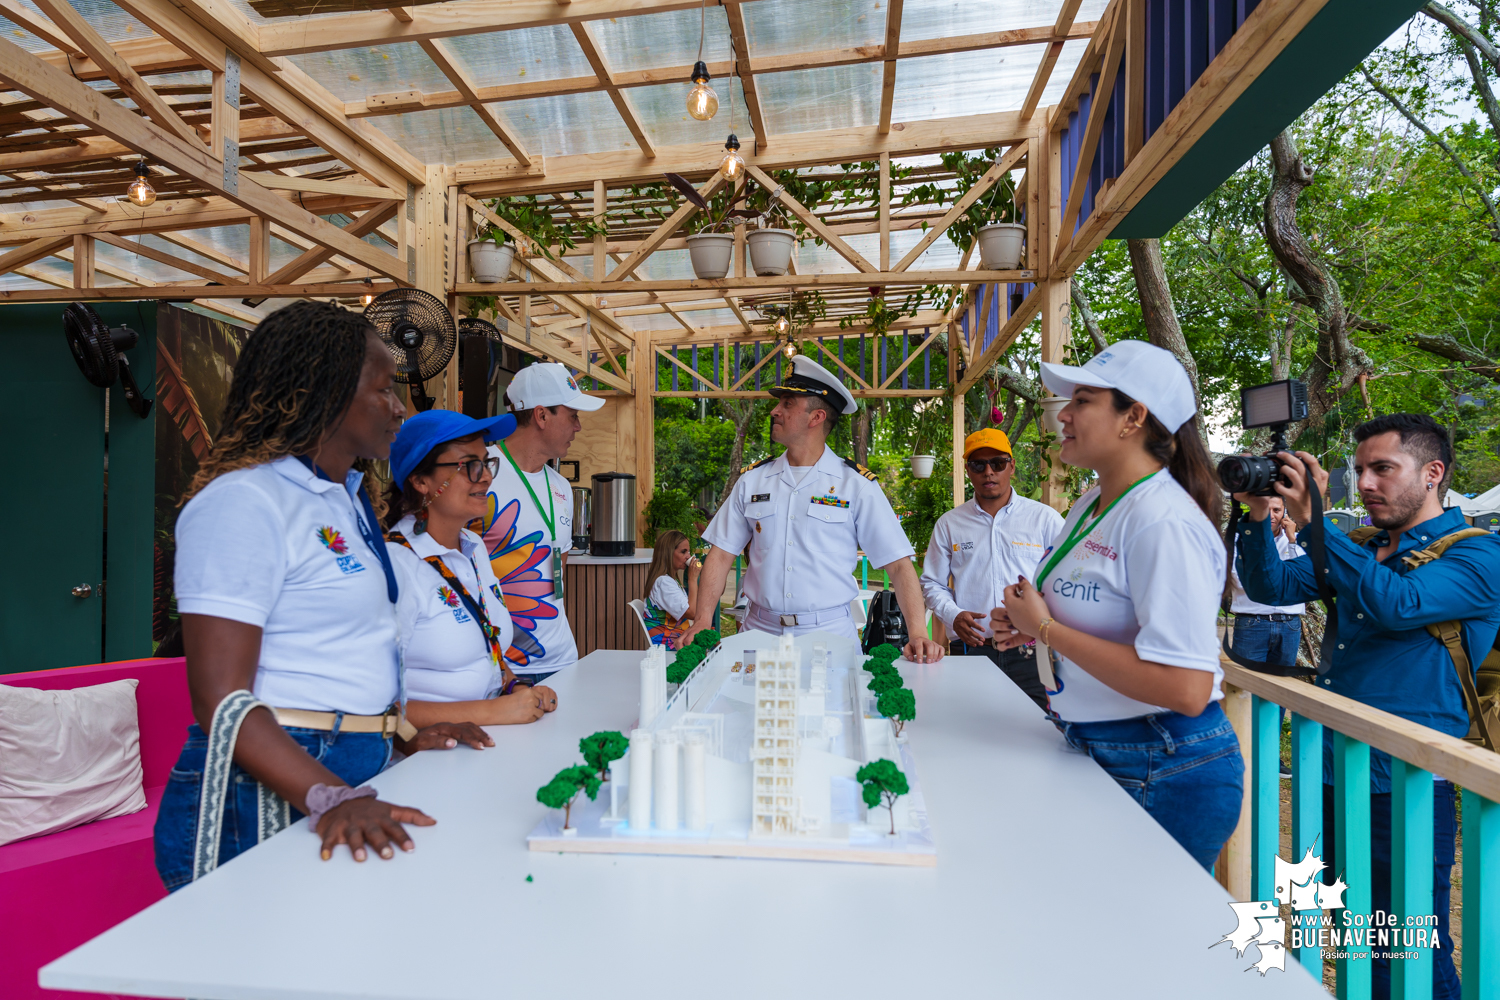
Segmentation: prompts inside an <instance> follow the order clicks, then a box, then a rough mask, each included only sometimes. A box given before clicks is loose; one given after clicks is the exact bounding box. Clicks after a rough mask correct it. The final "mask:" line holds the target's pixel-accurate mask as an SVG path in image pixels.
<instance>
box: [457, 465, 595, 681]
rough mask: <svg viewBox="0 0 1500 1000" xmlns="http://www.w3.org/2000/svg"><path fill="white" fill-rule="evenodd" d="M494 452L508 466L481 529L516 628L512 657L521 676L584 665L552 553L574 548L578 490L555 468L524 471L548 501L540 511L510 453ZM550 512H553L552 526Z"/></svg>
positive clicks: (501, 473)
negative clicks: (556, 587) (555, 583)
mask: <svg viewBox="0 0 1500 1000" xmlns="http://www.w3.org/2000/svg"><path fill="white" fill-rule="evenodd" d="M489 454H490V455H491V456H493V457H494V458H498V459H499V460H500V468H499V471H497V472H496V473H495V481H494V482H493V483H491V484H490V495H489V511H488V512H487V513H486V514H485V516H484V518H483V521H482V528H483V530H482V531H481V532H480V534H481V535H483V536H484V545H485V549H486V550H487V551H488V552H489V555H490V567H491V569H493V570H494V573H495V577H496V579H498V580H499V581H500V591H501V593H503V594H504V595H505V604H506V607H508V608H509V609H510V617H511V621H512V623H513V624H514V626H515V630H514V632H513V633H512V635H511V641H510V648H509V649H507V650H506V651H505V658H506V660H507V661H508V665H509V666H510V669H511V670H512V671H514V672H515V673H518V674H545V673H552V672H554V671H557V670H561V669H562V668H563V667H568V666H572V665H573V664H574V663H577V662H578V644H577V642H575V641H574V639H573V629H572V626H570V625H569V624H568V613H567V609H566V608H565V607H564V605H563V601H562V599H561V598H559V597H558V596H557V595H556V594H554V593H553V592H552V552H553V550H554V549H558V550H561V551H562V552H567V551H569V550H570V549H572V548H573V488H572V486H571V484H569V482H568V481H567V480H566V479H564V478H563V476H562V473H560V472H558V471H557V470H556V469H553V468H552V467H551V466H547V465H544V466H542V468H541V471H540V472H522V475H524V476H525V477H526V481H527V482H528V483H530V485H531V490H532V492H534V493H535V494H536V500H537V502H538V503H540V504H541V507H542V512H543V513H538V512H537V503H533V502H532V498H531V493H529V492H527V489H526V486H525V484H523V483H522V481H521V478H520V477H519V476H517V475H516V470H515V468H514V467H513V466H512V465H511V463H510V460H509V459H508V458H506V457H505V453H504V452H502V451H501V450H500V449H499V448H498V447H497V446H495V445H491V446H490V449H489ZM549 495H550V496H551V500H550V502H549V500H548V496H549ZM548 516H550V517H553V523H552V527H551V528H550V529H549V528H548V527H547V520H546V518H547V517H548Z"/></svg>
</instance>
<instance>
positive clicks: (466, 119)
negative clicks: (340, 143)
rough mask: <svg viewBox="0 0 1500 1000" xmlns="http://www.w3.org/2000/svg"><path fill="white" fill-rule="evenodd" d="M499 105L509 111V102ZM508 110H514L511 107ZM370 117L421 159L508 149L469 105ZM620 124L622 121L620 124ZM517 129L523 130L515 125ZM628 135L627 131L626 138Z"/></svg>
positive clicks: (487, 155) (455, 158)
mask: <svg viewBox="0 0 1500 1000" xmlns="http://www.w3.org/2000/svg"><path fill="white" fill-rule="evenodd" d="M501 107H502V108H504V109H505V110H507V111H510V110H511V108H512V107H513V106H510V107H507V106H504V105H502V106H501ZM610 110H611V111H613V110H614V109H613V108H611V109H610ZM511 113H512V114H514V112H513V111H511ZM370 121H372V122H374V123H375V124H376V126H378V127H379V128H380V130H381V131H382V132H384V133H385V134H386V135H388V136H390V137H391V138H392V139H395V140H396V141H397V142H398V143H400V144H401V147H402V148H403V149H405V150H406V151H407V152H408V153H411V154H412V155H413V156H415V157H416V158H417V159H419V160H421V161H423V162H424V163H459V162H461V161H464V160H493V159H497V158H503V157H507V156H509V155H510V151H509V150H507V149H506V148H505V146H504V145H503V144H502V143H501V142H500V140H499V139H498V138H496V136H495V133H494V132H491V131H490V129H489V126H488V125H486V124H485V123H484V122H482V121H481V120H480V119H479V116H478V115H477V114H475V113H474V109H473V108H470V107H461V108H430V109H428V110H426V111H408V112H406V113H405V114H400V115H381V116H379V117H376V118H371V119H370ZM512 123H513V124H516V123H514V122H512ZM623 127H624V126H623V125H622V126H621V128H623ZM518 131H523V130H521V129H519V128H518ZM628 135H629V134H628V133H627V138H628ZM522 141H523V142H526V141H527V140H524V139H523V140H522ZM527 145H528V148H530V149H536V148H538V147H537V146H535V145H533V144H531V143H529V142H528V143H527ZM569 152H580V150H569Z"/></svg>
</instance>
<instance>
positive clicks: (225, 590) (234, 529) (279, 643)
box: [156, 302, 492, 891]
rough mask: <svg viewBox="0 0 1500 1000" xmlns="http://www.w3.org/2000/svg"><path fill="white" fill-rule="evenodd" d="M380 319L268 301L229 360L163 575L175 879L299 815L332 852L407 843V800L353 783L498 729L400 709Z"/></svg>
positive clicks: (388, 852) (167, 846)
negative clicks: (183, 686) (379, 795)
mask: <svg viewBox="0 0 1500 1000" xmlns="http://www.w3.org/2000/svg"><path fill="white" fill-rule="evenodd" d="M395 374H396V366H395V362H394V361H393V360H392V357H391V354H390V352H389V351H388V350H387V349H386V347H385V345H384V344H382V343H381V341H380V338H379V337H378V336H377V335H376V333H375V330H374V329H373V328H372V327H371V326H370V325H369V323H368V322H366V321H365V319H364V318H363V317H362V316H360V315H359V314H357V313H353V312H349V311H348V310H345V309H342V308H340V307H339V306H336V305H333V304H331V303H322V302H298V303H295V304H293V305H290V306H287V307H286V308H284V309H281V310H278V311H277V312H275V313H273V314H271V315H270V316H268V317H266V319H265V320H264V321H262V322H261V324H260V326H258V327H257V328H256V330H255V333H254V334H253V335H251V337H250V341H249V343H248V345H247V346H246V348H245V350H244V351H243V352H242V353H241V355H240V359H239V362H238V364H237V365H236V368H235V373H234V380H233V382H232V384H231V385H230V388H229V397H228V400H227V402H226V403H225V406H224V419H223V426H222V429H221V431H220V434H219V439H218V440H217V441H216V442H215V444H214V447H213V450H212V452H211V453H210V454H209V456H208V458H207V459H206V460H205V461H204V463H203V465H202V467H201V468H200V469H199V471H198V474H197V476H196V477H195V478H194V480H193V483H192V486H191V488H190V490H189V493H188V496H189V499H188V502H187V505H186V506H185V507H184V508H183V511H182V515H181V516H180V517H179V519H178V521H177V532H176V533H177V561H176V568H175V586H176V591H177V606H178V609H179V610H180V611H181V613H182V633H183V642H184V645H185V647H186V654H187V673H188V686H189V688H190V691H191V695H192V703H193V715H194V717H195V718H196V720H197V721H196V723H195V724H194V725H192V726H189V727H188V738H187V742H186V744H185V745H184V746H183V749H182V754H181V756H180V757H179V759H178V761H177V766H176V767H175V768H174V769H173V770H172V774H171V778H170V779H169V781H168V784H167V788H166V791H165V793H164V796H163V798H162V803H161V809H160V812H159V814H158V816H157V821H156V866H157V871H158V873H159V874H160V875H161V878H162V881H163V882H164V883H165V884H166V887H167V889H168V890H169V891H174V890H176V889H178V888H181V887H182V886H183V885H186V884H187V883H188V882H190V881H192V880H194V879H196V878H199V877H201V876H202V875H204V874H206V873H207V872H208V871H211V870H212V869H213V868H214V867H216V866H217V865H218V864H220V863H222V862H225V861H228V860H229V859H230V858H233V857H235V856H236V855H237V854H239V853H241V852H242V851H245V850H248V849H249V848H251V847H253V846H255V844H256V843H258V842H259V841H261V840H263V839H265V838H266V837H269V836H271V835H272V834H274V833H276V832H277V831H279V830H280V829H282V828H283V827H285V826H287V825H288V823H290V822H291V821H293V820H295V819H297V818H300V817H301V816H302V815H303V814H307V815H308V816H309V822H308V826H309V828H310V829H311V830H312V831H313V833H315V834H316V835H317V836H318V837H319V838H320V839H321V841H322V853H323V857H324V858H325V859H327V858H329V857H331V856H332V854H333V850H334V848H335V847H336V846H337V845H338V844H341V843H342V844H348V845H349V849H350V851H351V853H352V854H353V855H354V858H355V860H356V861H363V860H364V859H365V856H366V847H367V846H368V847H369V848H372V849H374V850H375V851H376V852H377V853H378V854H380V856H381V857H383V858H390V857H392V856H393V855H394V850H393V849H392V845H393V844H396V845H399V846H400V847H401V848H402V849H403V850H411V848H412V843H411V838H410V837H409V836H408V835H407V833H406V831H405V829H404V828H403V826H402V824H403V823H412V824H415V825H418V826H430V825H432V824H433V822H434V820H432V819H430V818H429V817H427V816H425V815H423V814H422V813H421V812H420V811H418V810H416V809H411V808H407V807H404V806H396V805H392V804H390V803H387V802H381V801H379V800H377V799H376V798H375V791H374V789H372V788H370V787H369V786H367V785H363V782H365V781H367V780H369V779H370V778H372V777H374V776H375V775H376V774H378V773H379V772H380V771H381V769H382V768H384V767H385V765H386V763H387V761H388V760H389V759H390V755H391V739H392V736H393V735H394V734H395V733H396V732H397V730H398V728H399V729H402V730H403V735H404V736H406V737H407V738H409V742H408V743H406V744H404V745H403V749H405V750H407V751H408V752H411V751H415V750H420V749H424V748H427V747H440V746H441V747H452V746H456V745H457V744H458V742H460V741H461V742H464V743H467V744H469V745H471V746H474V747H480V746H483V745H492V744H491V741H490V740H489V738H488V737H487V736H486V735H485V734H484V732H483V730H480V729H479V728H478V727H475V726H467V725H450V724H444V725H439V726H432V727H428V728H427V729H424V730H421V731H415V730H411V729H410V728H409V727H406V726H405V724H404V722H403V720H402V719H401V717H400V712H399V705H400V702H401V691H400V687H401V683H400V670H399V663H398V657H397V652H396V619H395V611H394V608H395V603H396V599H397V585H396V576H395V573H394V572H393V570H392V567H391V561H390V557H389V555H388V554H387V552H386V549H385V542H384V539H383V538H382V537H381V535H380V526H379V520H378V514H377V510H376V506H375V504H376V502H377V500H376V498H375V496H373V495H372V493H371V491H369V490H367V489H366V488H365V485H364V475H365V473H366V471H367V470H368V469H369V466H370V463H371V462H373V461H376V460H379V459H383V458H385V457H386V456H387V455H389V453H390V449H391V442H392V441H393V440H394V439H395V436H396V431H397V429H398V428H399V427H400V426H401V420H402V418H403V417H404V416H405V413H406V410H405V408H404V407H403V406H402V404H401V401H400V399H399V398H398V397H397V396H396V392H395Z"/></svg>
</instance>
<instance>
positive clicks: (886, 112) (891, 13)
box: [880, 0, 903, 135]
mask: <svg viewBox="0 0 1500 1000" xmlns="http://www.w3.org/2000/svg"><path fill="white" fill-rule="evenodd" d="M902 3H903V0H886V5H885V48H884V50H883V51H884V52H885V67H884V71H883V75H882V77H881V81H880V134H881V135H886V134H887V133H889V132H890V130H891V108H892V107H894V106H895V103H896V57H897V54H898V53H899V52H900V50H901V7H902Z"/></svg>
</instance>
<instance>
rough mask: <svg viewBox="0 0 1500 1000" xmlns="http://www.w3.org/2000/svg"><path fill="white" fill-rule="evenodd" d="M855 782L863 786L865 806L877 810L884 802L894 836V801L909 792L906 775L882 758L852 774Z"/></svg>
mask: <svg viewBox="0 0 1500 1000" xmlns="http://www.w3.org/2000/svg"><path fill="white" fill-rule="evenodd" d="M854 777H855V780H857V781H858V782H859V783H860V784H861V785H863V786H864V788H863V790H862V794H863V796H864V800H865V805H866V806H868V807H869V808H871V809H875V808H877V807H878V806H879V805H880V803H881V801H882V800H884V802H885V808H886V811H887V812H889V813H890V814H891V836H893V837H894V836H895V835H896V810H895V805H896V800H897V799H899V798H900V797H901V796H903V795H905V794H906V793H907V792H909V791H911V788H910V786H908V785H907V783H906V775H904V774H902V773H901V769H900V768H899V767H897V766H896V765H895V764H893V763H892V762H891V761H888V760H886V759H884V758H881V759H880V760H876V761H871V762H870V763H868V764H866V765H865V766H864V767H862V768H860V769H859V770H858V771H856V772H854Z"/></svg>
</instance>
